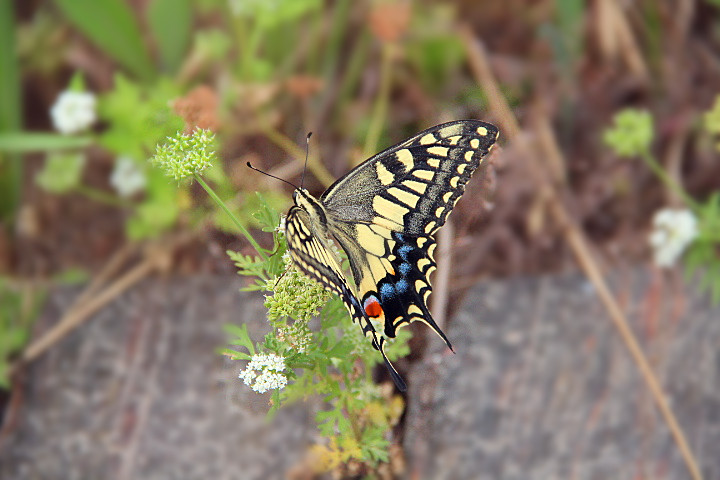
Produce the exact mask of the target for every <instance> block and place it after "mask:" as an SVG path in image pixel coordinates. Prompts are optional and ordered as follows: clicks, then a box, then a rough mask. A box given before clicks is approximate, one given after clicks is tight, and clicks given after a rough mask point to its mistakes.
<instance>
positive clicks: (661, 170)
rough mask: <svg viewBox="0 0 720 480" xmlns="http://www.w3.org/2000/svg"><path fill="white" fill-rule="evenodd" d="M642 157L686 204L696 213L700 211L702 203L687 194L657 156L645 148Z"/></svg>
mask: <svg viewBox="0 0 720 480" xmlns="http://www.w3.org/2000/svg"><path fill="white" fill-rule="evenodd" d="M641 157H642V159H643V160H644V161H645V163H646V164H647V166H648V167H650V170H652V172H653V173H654V174H655V175H657V177H658V178H659V179H660V180H661V181H662V182H663V183H664V184H665V186H666V187H667V188H669V189H670V190H671V191H672V192H673V193H674V194H675V195H677V196H678V197H680V198H681V199H682V201H683V202H685V204H686V205H687V206H688V207H690V208H691V209H692V210H693V211H694V212H695V213H696V214H697V213H698V212H700V205H698V204H697V203H696V202H695V200H693V198H692V197H691V196H690V195H688V194H687V192H686V191H685V190H684V189H683V188H682V187H681V186H680V185H678V183H677V182H676V181H675V180H673V179H672V178H671V177H670V176H669V175H668V174H667V172H666V171H665V169H664V168H662V167H661V166H660V164H659V163H658V161H657V160H656V159H655V157H654V156H653V155H652V154H651V153H650V151H649V150H644V151H643V152H642V153H641Z"/></svg>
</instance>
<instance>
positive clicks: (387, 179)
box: [375, 162, 395, 185]
mask: <svg viewBox="0 0 720 480" xmlns="http://www.w3.org/2000/svg"><path fill="white" fill-rule="evenodd" d="M375 171H376V172H377V177H378V180H380V183H382V184H383V185H390V184H391V183H392V182H394V181H395V175H393V174H392V173H391V172H390V170H388V169H387V168H385V165H383V164H382V162H378V163H377V164H375Z"/></svg>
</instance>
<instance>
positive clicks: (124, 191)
mask: <svg viewBox="0 0 720 480" xmlns="http://www.w3.org/2000/svg"><path fill="white" fill-rule="evenodd" d="M110 184H111V185H112V186H113V188H115V190H117V192H118V193H119V194H120V196H121V197H132V196H133V195H135V194H136V193H137V192H141V191H142V190H144V189H145V185H146V184H147V177H146V176H145V172H144V171H143V170H142V169H141V168H140V167H139V166H138V164H137V163H136V162H135V161H134V160H133V159H132V158H130V157H118V158H117V159H116V160H115V168H114V169H113V171H112V173H111V174H110Z"/></svg>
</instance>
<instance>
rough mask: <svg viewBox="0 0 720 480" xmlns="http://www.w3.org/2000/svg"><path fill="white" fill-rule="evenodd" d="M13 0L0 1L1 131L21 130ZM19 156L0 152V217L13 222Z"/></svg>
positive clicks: (17, 198) (20, 168)
mask: <svg viewBox="0 0 720 480" xmlns="http://www.w3.org/2000/svg"><path fill="white" fill-rule="evenodd" d="M14 10H16V9H15V8H14V7H13V2H0V72H2V74H0V105H2V108H0V133H7V132H15V131H18V130H20V127H21V124H22V108H21V105H20V98H21V97H22V95H21V85H20V66H19V63H18V58H17V53H16V42H15V37H16V34H17V32H16V31H15V12H14ZM22 178H23V165H22V158H21V157H20V156H19V155H10V154H8V155H6V154H4V153H2V152H0V220H7V221H8V222H12V221H13V220H14V217H15V214H16V210H17V208H18V206H19V205H20V198H21V196H22V195H21V193H22V192H21V189H22V183H23V182H22Z"/></svg>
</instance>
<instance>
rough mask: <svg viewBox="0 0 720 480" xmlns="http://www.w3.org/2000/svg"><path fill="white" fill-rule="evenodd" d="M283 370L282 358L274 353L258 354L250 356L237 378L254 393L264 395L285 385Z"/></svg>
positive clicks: (283, 360)
mask: <svg viewBox="0 0 720 480" xmlns="http://www.w3.org/2000/svg"><path fill="white" fill-rule="evenodd" d="M284 370H285V358H284V357H281V356H279V355H275V354H274V353H267V354H262V353H258V354H255V355H253V356H252V359H251V360H250V363H248V365H247V367H245V370H243V371H242V372H240V375H238V378H242V379H243V381H244V382H245V385H248V386H249V387H252V389H253V390H255V391H256V392H258V393H265V392H266V391H268V390H273V389H276V388H277V389H280V388H283V387H284V386H285V385H287V377H286V376H285V375H284V374H283V373H282V372H283V371H284ZM253 382H255V383H254V384H253Z"/></svg>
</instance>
